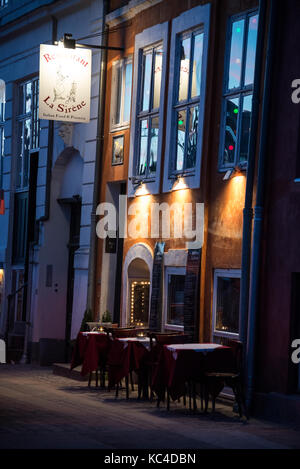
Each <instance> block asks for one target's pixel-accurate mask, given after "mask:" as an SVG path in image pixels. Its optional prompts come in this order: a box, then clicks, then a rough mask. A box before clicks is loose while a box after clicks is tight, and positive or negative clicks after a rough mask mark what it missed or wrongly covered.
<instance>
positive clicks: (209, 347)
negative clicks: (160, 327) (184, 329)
mask: <svg viewBox="0 0 300 469" xmlns="http://www.w3.org/2000/svg"><path fill="white" fill-rule="evenodd" d="M166 347H167V349H168V350H170V351H171V352H173V353H172V355H173V358H174V360H177V357H178V352H179V351H180V350H194V351H195V352H201V353H203V354H205V355H206V354H207V352H212V351H213V350H215V349H216V348H219V347H222V345H220V344H170V345H167V346H166Z"/></svg>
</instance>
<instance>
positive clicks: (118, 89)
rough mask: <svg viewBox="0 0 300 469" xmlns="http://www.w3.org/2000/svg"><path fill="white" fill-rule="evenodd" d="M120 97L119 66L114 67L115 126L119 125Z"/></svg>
mask: <svg viewBox="0 0 300 469" xmlns="http://www.w3.org/2000/svg"><path fill="white" fill-rule="evenodd" d="M121 96H122V68H121V66H120V64H119V63H118V65H116V108H115V109H116V111H115V112H116V113H115V122H114V123H115V124H119V123H120V118H121Z"/></svg>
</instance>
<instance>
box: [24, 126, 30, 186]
mask: <svg viewBox="0 0 300 469" xmlns="http://www.w3.org/2000/svg"><path fill="white" fill-rule="evenodd" d="M23 129H24V146H23V152H24V153H23V171H24V173H23V187H26V186H28V178H29V174H28V173H29V166H28V165H29V150H30V139H31V122H30V119H26V121H25V122H24V127H23Z"/></svg>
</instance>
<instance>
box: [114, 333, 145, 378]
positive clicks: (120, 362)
mask: <svg viewBox="0 0 300 469" xmlns="http://www.w3.org/2000/svg"><path fill="white" fill-rule="evenodd" d="M128 339H129V340H127V339H126V338H124V339H123V338H122V339H115V340H114V341H113V342H112V344H111V347H110V350H109V353H108V358H107V364H108V380H109V385H110V386H114V385H115V384H117V383H119V382H120V381H121V379H123V378H125V377H126V376H127V375H128V374H129V373H130V372H131V371H138V370H140V369H141V367H142V366H143V364H144V363H145V361H146V359H147V356H148V355H149V349H148V348H147V347H146V346H145V345H148V344H145V343H144V344H143V343H142V342H141V341H139V340H138V339H136V340H134V338H132V337H130V338H128Z"/></svg>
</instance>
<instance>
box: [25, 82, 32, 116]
mask: <svg viewBox="0 0 300 469" xmlns="http://www.w3.org/2000/svg"><path fill="white" fill-rule="evenodd" d="M31 100H32V82H29V83H27V84H26V85H25V113H26V114H27V113H28V112H30V111H31Z"/></svg>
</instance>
